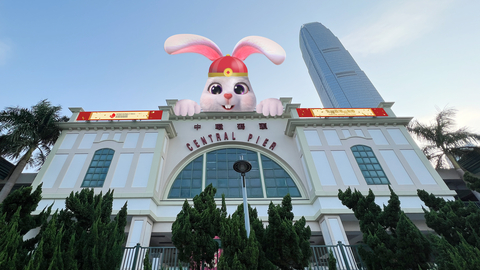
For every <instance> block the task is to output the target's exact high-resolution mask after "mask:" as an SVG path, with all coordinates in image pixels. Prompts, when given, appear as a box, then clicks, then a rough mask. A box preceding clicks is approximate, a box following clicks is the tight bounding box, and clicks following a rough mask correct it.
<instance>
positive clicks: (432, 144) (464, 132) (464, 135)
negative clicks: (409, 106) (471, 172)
mask: <svg viewBox="0 0 480 270" xmlns="http://www.w3.org/2000/svg"><path fill="white" fill-rule="evenodd" d="M455 114H456V110H455V109H452V108H446V109H444V110H442V111H440V112H439V113H438V114H437V115H436V116H435V121H434V123H432V124H422V123H420V122H418V121H416V120H413V121H412V122H411V123H410V124H409V125H408V126H407V129H408V131H409V132H410V133H412V134H413V135H415V136H416V137H417V138H418V139H419V140H420V141H422V142H424V143H426V145H425V146H424V147H423V152H424V153H425V155H426V156H427V158H428V159H429V160H431V161H433V162H434V164H435V169H441V168H448V167H450V166H448V162H447V160H448V161H449V162H450V163H451V165H452V166H453V168H454V169H455V170H457V172H458V174H459V175H460V176H461V177H462V178H463V174H464V170H463V169H462V168H461V166H460V165H459V164H458V162H457V159H456V158H457V157H458V154H459V151H458V149H459V148H461V147H465V146H469V145H471V144H473V143H476V142H478V141H479V140H480V135H479V134H475V133H472V132H469V131H468V129H467V128H466V127H463V128H460V129H458V130H453V128H454V126H455V120H454V117H455Z"/></svg>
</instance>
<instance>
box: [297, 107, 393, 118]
mask: <svg viewBox="0 0 480 270" xmlns="http://www.w3.org/2000/svg"><path fill="white" fill-rule="evenodd" d="M297 113H298V116H299V117H365V116H369V117H373V116H388V114H387V113H386V112H385V110H384V109H383V108H341V109H324V108H319V109H300V108H298V109H297Z"/></svg>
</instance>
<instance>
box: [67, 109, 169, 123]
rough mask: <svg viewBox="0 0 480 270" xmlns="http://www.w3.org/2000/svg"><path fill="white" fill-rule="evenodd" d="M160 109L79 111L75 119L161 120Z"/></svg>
mask: <svg viewBox="0 0 480 270" xmlns="http://www.w3.org/2000/svg"><path fill="white" fill-rule="evenodd" d="M161 119H162V111H129V112H125V111H120V112H80V113H79V114H78V117H77V119H76V120H77V121H87V120H90V121H96V120H161Z"/></svg>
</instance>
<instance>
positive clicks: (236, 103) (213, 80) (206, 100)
mask: <svg viewBox="0 0 480 270" xmlns="http://www.w3.org/2000/svg"><path fill="white" fill-rule="evenodd" d="M256 104H257V99H256V98H255V94H254V93H253V91H252V86H251V85H250V81H249V80H248V77H210V78H208V80H207V83H206V84H205V88H204V89H203V93H202V96H201V97H200V107H201V108H202V110H203V111H234V112H239V111H254V110H255V105H256Z"/></svg>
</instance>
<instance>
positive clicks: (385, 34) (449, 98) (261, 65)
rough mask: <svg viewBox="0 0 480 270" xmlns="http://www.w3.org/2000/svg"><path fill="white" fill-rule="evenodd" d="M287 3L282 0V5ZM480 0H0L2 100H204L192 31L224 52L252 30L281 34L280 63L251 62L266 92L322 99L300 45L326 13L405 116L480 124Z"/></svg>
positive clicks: (110, 105) (96, 103)
mask: <svg viewBox="0 0 480 270" xmlns="http://www.w3.org/2000/svg"><path fill="white" fill-rule="evenodd" d="M282 2H283V3H282ZM479 10H480V2H479V1H466V0H459V1H446V0H437V1H421V0H416V1H415V0H412V1H373V0H372V1H353V0H352V1H301V0H299V1H295V2H294V1H169V2H163V1H147V0H144V1H0V93H1V98H0V108H1V109H3V108H5V107H7V106H17V105H18V106H22V107H29V106H31V105H33V104H35V103H37V102H38V101H39V100H41V99H49V100H50V101H51V102H52V103H53V104H55V105H62V107H63V108H64V109H63V114H65V115H68V116H70V111H69V110H68V107H83V108H84V109H85V110H86V111H105V110H154V109H157V106H159V105H165V104H166V102H165V100H166V99H193V100H196V101H197V102H198V101H199V99H200V95H201V92H202V90H203V87H204V84H205V81H206V79H207V72H208V67H209V65H210V63H211V62H210V60H208V59H207V58H205V57H204V56H201V55H197V54H180V55H168V54H167V53H165V51H164V50H163V44H164V42H165V40H166V39H167V38H168V37H169V36H171V35H174V34H180V33H190V34H197V35H202V36H205V37H207V38H209V39H211V40H213V41H214V42H215V43H216V44H217V45H218V46H219V47H220V48H221V50H222V52H223V53H224V54H227V53H231V51H232V50H233V47H234V46H235V44H236V43H237V42H238V41H239V40H240V39H241V38H243V37H245V36H250V35H258V36H264V37H267V38H270V39H272V40H274V41H276V42H277V43H279V44H280V45H281V46H282V47H283V48H284V49H285V51H286V53H287V58H286V61H285V62H284V63H283V64H282V65H279V66H276V65H274V64H272V63H271V62H270V61H269V60H268V59H267V58H266V57H265V56H263V55H260V54H254V55H252V56H250V57H249V58H247V59H246V60H245V63H246V65H247V67H248V69H249V77H250V81H251V83H252V87H253V90H254V91H255V93H256V95H257V100H258V101H260V100H263V99H265V98H270V97H276V98H278V97H293V102H294V103H301V105H302V107H310V108H312V107H313V108H315V107H316V108H318V107H322V105H321V102H320V99H319V98H318V95H317V93H316V91H315V88H314V86H313V84H312V82H311V79H310V77H309V75H308V72H307V69H306V67H305V64H304V62H303V59H302V57H301V52H300V49H299V45H298V34H299V30H300V27H301V25H302V24H304V23H308V22H314V21H318V22H321V23H322V24H324V25H325V26H326V27H328V28H329V29H330V30H332V32H333V33H334V34H335V35H336V36H337V37H339V38H340V40H341V41H342V43H343V44H344V46H345V47H346V49H347V50H349V51H350V53H351V54H352V55H353V57H354V59H355V60H356V61H357V63H358V64H359V66H360V68H361V69H363V70H364V71H365V73H366V74H367V76H368V77H369V78H370V80H371V81H372V82H373V84H374V85H375V87H376V88H377V90H378V91H379V92H380V94H381V95H382V96H383V98H384V99H385V100H386V101H394V102H395V105H394V107H393V110H394V111H395V113H396V114H397V116H411V117H416V118H418V119H419V120H422V121H429V120H430V119H432V117H433V115H434V114H435V112H436V110H437V109H436V108H439V109H441V108H444V107H446V106H449V107H455V108H457V109H458V117H457V120H458V122H459V124H460V125H462V126H469V127H470V128H471V130H472V131H475V132H479V133H480V106H479V105H478V104H479V100H480V94H479V90H480V82H479V77H480V76H479V74H480V65H479V63H480V54H479V48H480V35H479V33H480V32H479V31H480V30H479V29H480V19H479V16H478V11H479Z"/></svg>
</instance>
